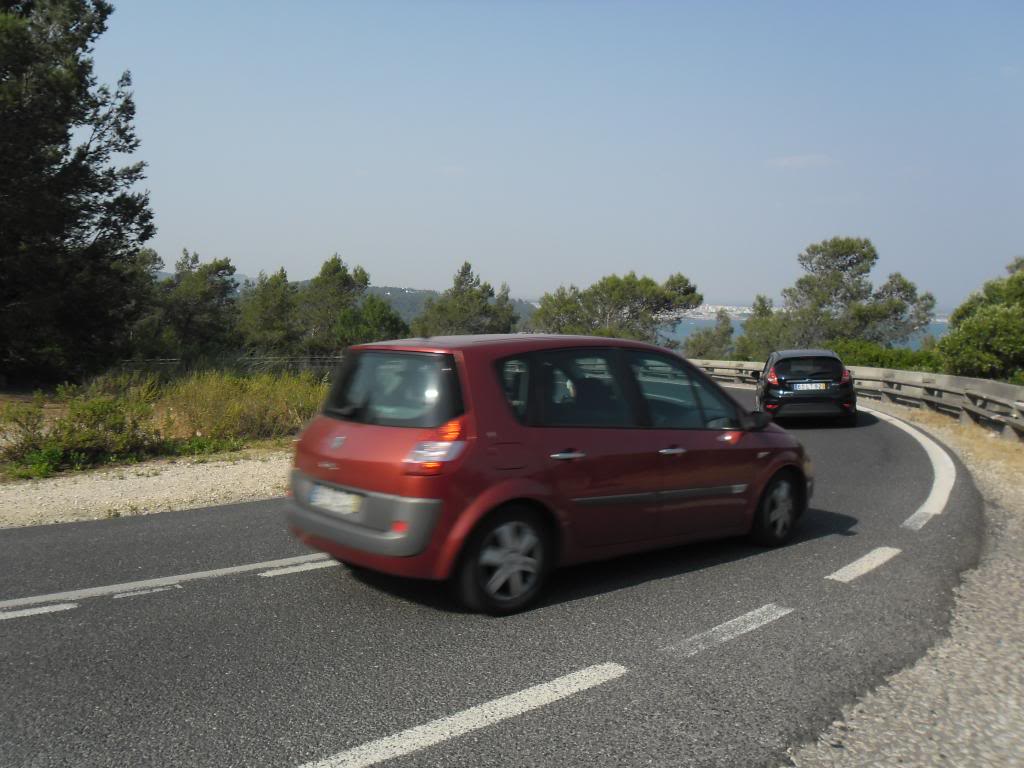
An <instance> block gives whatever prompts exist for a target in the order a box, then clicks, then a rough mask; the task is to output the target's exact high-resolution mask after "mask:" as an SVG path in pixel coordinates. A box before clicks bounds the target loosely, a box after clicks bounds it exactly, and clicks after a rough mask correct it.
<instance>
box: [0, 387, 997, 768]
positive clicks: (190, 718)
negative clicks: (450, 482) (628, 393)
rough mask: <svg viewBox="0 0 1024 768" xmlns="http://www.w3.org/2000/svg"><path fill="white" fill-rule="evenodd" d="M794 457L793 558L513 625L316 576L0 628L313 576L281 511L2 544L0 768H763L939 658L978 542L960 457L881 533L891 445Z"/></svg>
mask: <svg viewBox="0 0 1024 768" xmlns="http://www.w3.org/2000/svg"><path fill="white" fill-rule="evenodd" d="M736 394H737V396H738V397H739V398H740V399H744V400H747V401H749V400H750V397H749V393H746V392H738V393H736ZM794 431H795V432H796V434H797V435H798V437H799V438H800V440H801V441H803V443H804V444H805V446H806V447H807V448H808V450H809V451H810V453H811V455H812V457H813V458H814V461H815V466H816V469H817V491H816V495H815V498H814V500H813V509H812V510H811V511H810V513H809V514H808V515H807V516H806V517H805V519H804V521H803V526H802V528H801V530H800V534H799V537H798V539H797V541H796V542H795V543H793V544H792V545H790V546H788V547H785V548H782V549H778V550H771V551H766V550H762V549H759V548H756V547H752V546H750V545H748V544H747V543H746V542H744V541H742V540H731V541H726V542H719V543H714V544H701V545H694V546H690V547H683V548H678V549H673V550H668V551H663V552H659V553H655V554H647V555H643V556H637V557H629V558H625V559H621V560H616V561H612V562H605V563H599V564H594V565H586V566H581V567H577V568H573V569H568V570H565V571H562V572H559V573H557V574H556V575H555V577H554V580H553V583H552V584H551V585H550V587H549V590H548V592H547V598H546V600H545V601H544V602H543V603H542V604H541V605H540V606H539V607H537V608H536V609H534V610H531V611H528V612H526V613H523V614H520V615H516V616H512V617H507V618H489V617H484V616H478V615H472V614H466V613H463V612H461V611H459V610H458V609H457V608H456V607H455V606H454V605H453V604H452V603H451V602H450V601H449V599H448V598H447V596H446V593H445V592H444V590H443V589H442V588H441V587H439V586H436V585H431V584H424V583H415V582H404V581H400V580H394V579H390V578H384V577H379V576H364V575H359V576H357V575H354V574H352V573H350V572H349V571H348V570H347V569H345V568H343V567H340V566H334V567H317V568H312V566H314V565H324V564H326V562H327V561H322V560H316V559H311V560H308V561H304V564H305V565H307V566H309V567H310V569H306V570H294V571H289V572H283V573H281V574H280V575H276V576H273V577H264V576H260V575H259V574H260V573H262V572H264V571H266V570H267V567H260V568H255V569H253V570H248V571H244V572H234V573H228V574H218V573H213V574H207V576H206V577H205V578H201V579H198V578H197V579H191V580H188V579H186V580H182V581H180V583H177V584H172V583H163V582H161V583H158V585H157V586H152V585H150V587H149V589H153V590H158V591H149V592H141V591H138V590H139V585H135V586H134V587H124V588H123V589H119V590H107V591H106V592H105V593H103V594H98V595H89V594H85V595H81V594H80V595H78V596H74V595H72V596H70V597H65V598H59V599H58V598H53V599H51V598H47V599H45V600H37V601H35V602H32V601H29V603H27V604H25V603H17V604H15V605H11V604H10V603H11V602H12V601H17V600H19V599H21V598H30V597H33V596H40V595H53V594H54V593H61V592H65V591H73V590H81V589H86V588H91V587H104V586H107V585H116V584H123V583H126V582H138V581H144V580H149V579H159V578H161V577H171V576H177V575H180V574H194V573H197V572H207V571H211V570H213V571H216V570H217V569H223V568H229V567H232V566H241V565H246V564H250V563H257V562H262V561H269V560H277V559H282V558H293V557H297V556H303V555H308V554H310V553H309V552H308V551H307V550H305V549H304V548H302V547H301V546H299V545H298V544H296V543H295V542H294V541H293V540H292V539H291V538H290V537H289V535H288V534H287V532H286V531H285V529H284V525H283V522H282V510H283V507H284V501H283V500H281V501H277V500H275V501H267V502H260V503H253V504H244V505H237V506H228V507H218V508H213V509H200V510H190V511H183V512H170V513H164V514H161V515H155V516H152V517H139V518H126V519H118V520H109V521H97V522H88V523H69V524H64V525H51V526H41V527H34V528H23V529H10V530H5V531H0V565H2V570H0V766H40V767H41V766H67V765H75V766H125V765H147V766H150V765H153V766H163V765H167V766H192V765H196V766H214V767H219V766H280V767H282V768H284V767H286V766H300V765H304V764H306V763H310V762H312V763H318V761H328V760H329V759H330V758H332V757H334V758H336V759H335V760H334V762H333V763H331V762H319V765H320V766H326V765H331V764H336V765H369V764H375V763H374V761H375V760H380V759H382V758H387V757H388V755H397V756H395V757H392V758H390V759H387V760H386V761H385V762H384V764H385V765H387V766H413V765H417V766H558V767H559V768H569V767H570V766H595V765H615V766H620V765H665V766H737V765H743V766H760V765H764V766H778V765H781V764H784V763H785V757H784V751H785V749H786V747H788V746H790V745H792V744H794V743H798V742H800V741H803V740H805V739H807V738H812V737H813V736H814V735H815V734H817V733H818V732H819V731H820V730H821V729H822V728H823V727H824V726H826V725H827V724H828V723H829V722H831V720H832V719H833V718H834V717H835V716H836V715H838V713H839V709H840V707H841V706H842V704H844V703H846V702H849V701H851V700H853V699H855V698H856V697H857V696H858V695H860V694H862V693H863V692H864V691H866V690H867V689H869V688H871V687H872V686H875V685H877V684H879V683H880V682H882V680H883V679H884V677H885V676H886V675H888V674H891V673H893V672H895V671H897V670H899V669H901V668H903V667H904V666H906V665H908V664H910V663H912V662H913V661H914V660H916V659H917V658H918V657H920V656H921V655H922V653H923V652H924V651H925V649H926V648H927V647H928V646H930V645H931V644H933V643H934V642H935V641H936V640H937V639H938V638H939V637H940V636H941V635H942V634H943V633H944V631H945V628H946V626H947V624H948V620H949V611H950V608H951V605H952V590H953V588H954V586H955V585H956V584H957V583H958V579H959V577H958V574H959V573H960V572H961V571H962V570H964V569H966V568H968V567H970V566H972V565H973V564H974V563H975V562H976V560H977V558H978V555H979V549H980V542H981V531H982V518H981V503H980V499H979V497H978V494H977V492H976V490H975V489H974V486H973V485H972V483H971V481H970V478H969V476H968V475H967V472H966V471H965V470H964V468H963V467H962V466H961V465H960V464H959V463H956V460H955V459H953V461H954V463H955V467H956V470H957V476H956V482H955V485H954V487H953V489H952V493H951V495H950V497H949V501H948V503H947V504H946V505H945V509H944V511H943V512H942V514H940V515H938V516H936V517H934V518H932V519H931V520H929V521H928V522H927V523H926V524H925V525H924V526H923V527H922V528H921V529H920V530H911V529H908V528H906V527H903V525H902V523H903V522H904V521H905V520H906V519H907V518H908V517H909V516H910V515H911V514H912V513H914V512H915V510H917V509H918V508H919V507H920V506H921V505H922V504H923V503H924V502H925V500H926V499H927V498H928V497H929V494H930V493H931V491H932V487H933V479H934V473H933V469H932V464H931V461H930V460H929V458H928V456H927V455H926V453H925V451H924V450H923V448H922V447H921V445H920V444H919V443H918V442H917V441H916V440H915V439H913V437H911V436H910V435H908V434H907V433H906V432H904V431H902V430H900V429H897V428H896V427H895V426H893V425H891V424H889V423H886V422H883V421H879V420H878V419H876V418H875V417H873V416H870V415H868V414H862V415H861V423H860V425H859V426H858V427H856V428H852V429H842V428H832V427H829V426H827V425H820V424H819V425H809V426H794ZM883 548H884V549H883ZM893 550H899V552H898V553H894V552H893ZM868 555H871V556H872V557H873V558H874V561H873V562H874V563H875V564H876V565H877V567H874V568H873V569H872V570H866V569H867V565H865V567H864V568H863V569H855V570H857V572H860V571H863V573H862V574H861V575H859V576H856V577H855V578H852V580H849V581H837V580H835V579H830V578H826V577H828V576H829V575H833V574H836V572H837V571H838V572H840V573H842V572H841V571H840V569H842V568H844V567H845V566H849V565H850V564H851V563H855V562H856V561H859V560H860V558H862V557H864V556H868ZM887 556H888V557H890V558H891V559H888V560H885V559H884V558H885V557H887ZM883 560H884V562H883ZM868 564H871V563H868ZM847 575H849V573H848V572H847ZM132 590H134V591H135V593H134V594H132V593H131V592H132ZM115 592H116V593H118V594H121V595H123V596H121V597H117V596H115V594H114V593H115ZM126 592H127V593H128V594H125V593H126ZM61 606H74V607H67V608H66V609H62V610H53V609H54V607H61ZM40 609H46V610H48V611H50V612H47V613H34V612H35V611H38V610H40ZM575 673H579V674H578V675H576V674H575ZM572 675H575V676H573V677H570V678H566V676H572ZM563 678H565V679H563ZM552 681H554V682H552ZM538 686H539V687H538ZM521 692H522V693H521ZM481 705H483V707H481ZM445 718H447V719H445ZM439 719H443V720H442V721H441V722H440V723H438V722H436V721H438V720H439ZM431 724H432V725H431ZM422 726H426V727H422ZM409 729H416V730H414V731H412V732H411V733H409V732H408V731H409ZM396 735H397V736H396Z"/></svg>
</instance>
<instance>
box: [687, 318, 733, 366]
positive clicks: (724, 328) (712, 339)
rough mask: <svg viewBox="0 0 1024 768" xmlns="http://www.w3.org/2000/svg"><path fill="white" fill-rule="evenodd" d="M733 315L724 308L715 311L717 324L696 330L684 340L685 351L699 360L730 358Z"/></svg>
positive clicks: (688, 355)
mask: <svg viewBox="0 0 1024 768" xmlns="http://www.w3.org/2000/svg"><path fill="white" fill-rule="evenodd" d="M732 335H733V327H732V317H730V316H729V313H728V312H726V311H725V310H724V309H720V310H718V312H716V313H715V325H714V327H712V328H701V329H700V330H698V331H694V332H693V333H691V334H690V335H689V336H687V337H686V340H685V341H684V342H683V353H684V354H685V355H686V356H687V357H693V358H696V359H698V360H728V359H729V356H730V355H731V354H732Z"/></svg>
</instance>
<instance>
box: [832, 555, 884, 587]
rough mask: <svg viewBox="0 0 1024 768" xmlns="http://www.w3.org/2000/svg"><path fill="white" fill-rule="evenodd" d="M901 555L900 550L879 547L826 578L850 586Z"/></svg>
mask: <svg viewBox="0 0 1024 768" xmlns="http://www.w3.org/2000/svg"><path fill="white" fill-rule="evenodd" d="M899 553H900V550H898V549H896V548H895V547H878V548H877V549H873V550H871V551H870V552H868V553H867V554H866V555H864V557H861V558H858V559H857V560H854V561H853V562H852V563H850V564H849V565H845V566H843V567H842V568H840V569H839V570H838V571H836V572H835V573H830V574H829V575H828V576H826V577H825V578H826V579H831V580H832V581H840V582H842V583H843V584H849V583H850V582H851V581H853V580H854V579H856V578H859V577H860V576H863V575H864V574H865V573H868V572H869V571H873V570H874V569H875V568H877V567H878V566H880V565H883V564H885V563H887V562H889V561H890V560H892V559H893V558H894V557H896V555H898V554H899Z"/></svg>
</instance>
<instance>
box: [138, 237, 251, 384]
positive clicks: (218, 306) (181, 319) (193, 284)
mask: <svg viewBox="0 0 1024 768" xmlns="http://www.w3.org/2000/svg"><path fill="white" fill-rule="evenodd" d="M234 275H235V267H234V265H232V264H231V261H230V260H229V259H214V260H213V261H208V262H200V260H199V254H198V253H195V252H194V251H193V252H192V253H189V251H188V249H187V248H186V249H184V250H183V251H182V253H181V258H180V259H178V261H177V263H176V264H175V265H174V274H173V275H172V276H171V277H169V278H166V279H164V280H160V281H159V282H157V283H156V285H155V286H154V291H153V296H152V298H151V300H150V301H149V302H148V303H149V304H150V305H151V308H150V310H149V312H148V313H147V314H146V315H145V316H144V317H143V318H142V320H141V321H140V322H139V323H138V325H137V326H136V327H135V329H134V331H133V333H132V337H133V342H134V343H133V347H134V349H133V351H134V353H135V355H136V356H138V357H172V358H179V359H181V360H183V361H184V362H185V363H186V364H191V363H194V362H196V361H197V360H199V359H201V358H203V357H212V356H216V355H220V354H224V353H226V352H228V351H229V350H231V349H233V348H236V347H237V344H238V339H237V334H236V332H235V326H236V323H237V314H238V307H237V302H236V294H237V292H238V285H237V283H236V281H235V277H234Z"/></svg>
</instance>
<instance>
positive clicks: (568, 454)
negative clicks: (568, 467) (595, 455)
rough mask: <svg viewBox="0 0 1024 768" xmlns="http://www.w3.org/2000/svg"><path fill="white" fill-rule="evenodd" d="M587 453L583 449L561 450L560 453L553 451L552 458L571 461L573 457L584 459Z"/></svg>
mask: <svg viewBox="0 0 1024 768" xmlns="http://www.w3.org/2000/svg"><path fill="white" fill-rule="evenodd" d="M586 456H587V454H585V453H584V452H583V451H560V452H558V453H552V454H551V458H552V459H558V460H559V461H570V460H572V459H584V458H586Z"/></svg>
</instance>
